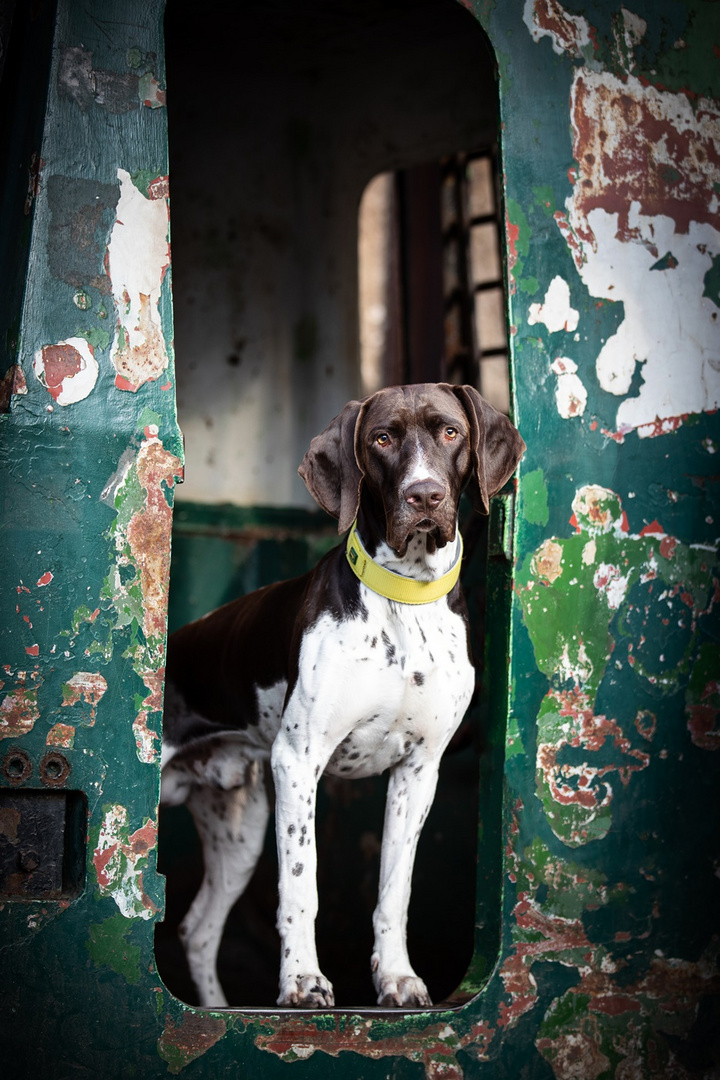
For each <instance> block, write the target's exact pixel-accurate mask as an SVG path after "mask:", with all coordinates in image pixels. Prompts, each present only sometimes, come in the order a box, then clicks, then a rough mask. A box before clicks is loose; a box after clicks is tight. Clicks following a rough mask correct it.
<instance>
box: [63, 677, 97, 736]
mask: <svg viewBox="0 0 720 1080" xmlns="http://www.w3.org/2000/svg"><path fill="white" fill-rule="evenodd" d="M106 690H107V682H106V681H105V679H104V677H103V676H102V675H101V674H100V673H99V672H98V671H78V672H76V674H75V675H73V677H72V678H71V679H68V681H67V682H66V683H63V687H62V695H63V702H62V703H63V707H71V706H73V705H76V704H77V703H78V702H79V701H83V702H85V704H86V705H89V706H90V718H89V721H88V727H92V725H93V724H94V723H95V715H96V712H97V705H98V702H99V701H100V700H101V698H102V697H103V695H104V693H105V691H106Z"/></svg>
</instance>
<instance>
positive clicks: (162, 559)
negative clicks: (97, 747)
mask: <svg viewBox="0 0 720 1080" xmlns="http://www.w3.org/2000/svg"><path fill="white" fill-rule="evenodd" d="M181 475H182V462H181V461H180V459H179V458H177V457H176V456H175V455H174V454H171V453H170V452H169V451H167V450H166V449H165V448H164V446H163V444H162V441H161V440H160V439H159V438H158V435H157V427H156V425H154V424H152V423H149V424H147V425H146V427H145V438H144V439H143V441H142V443H141V445H140V448H139V449H138V450H137V452H136V453H134V452H133V451H132V450H130V452H129V453H127V454H125V455H123V458H122V460H121V462H120V465H119V467H118V470H117V472H116V474H115V476H114V477H113V478H111V480H110V481H109V482H108V484H107V485H106V488H105V491H104V493H103V498H104V500H105V501H106V502H109V503H111V505H113V506H114V507H115V509H116V511H117V514H118V517H117V521H116V524H115V526H114V527H113V530H112V531H113V537H114V544H115V550H116V553H117V559H116V562H115V564H114V565H113V567H112V568H111V572H110V574H109V576H108V578H107V579H106V582H105V587H104V590H103V591H104V596H105V597H106V598H107V599H109V600H111V601H112V604H113V609H114V611H115V620H116V622H115V625H116V628H120V627H121V626H133V625H137V627H138V628H139V629H140V630H141V631H142V634H141V635H137V636H136V637H135V639H134V641H133V644H132V646H131V654H132V657H133V667H134V669H135V671H136V672H137V674H138V675H139V676H140V678H141V679H142V681H143V682H144V684H145V687H146V689H147V691H148V693H147V695H146V697H145V698H144V699H143V700H142V702H141V703H140V708H139V711H138V713H137V715H136V717H135V720H134V722H133V734H134V738H135V742H136V747H137V752H138V756H139V758H140V760H141V761H143V762H148V763H149V762H153V761H155V760H156V759H157V755H158V751H159V741H160V735H159V716H160V713H161V711H162V687H163V679H164V674H165V669H164V664H163V660H164V649H165V633H166V629H167V603H166V597H167V589H168V581H169V574H170V535H171V528H172V508H171V504H170V495H169V493H170V491H171V490H172V487H173V484H174V482H175V479H176V478H177V477H178V476H181ZM153 714H154V716H155V718H156V719H155V722H154V725H153V726H152V727H151V726H150V716H151V715H153Z"/></svg>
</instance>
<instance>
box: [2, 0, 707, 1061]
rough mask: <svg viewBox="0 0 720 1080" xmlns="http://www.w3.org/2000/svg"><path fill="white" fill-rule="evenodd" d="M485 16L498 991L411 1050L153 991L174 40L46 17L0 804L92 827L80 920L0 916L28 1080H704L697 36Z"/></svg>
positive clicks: (562, 19)
mask: <svg viewBox="0 0 720 1080" xmlns="http://www.w3.org/2000/svg"><path fill="white" fill-rule="evenodd" d="M473 10H475V11H476V13H477V15H478V18H479V19H480V21H481V23H482V25H483V26H484V27H485V29H486V30H487V32H488V34H489V37H490V41H491V43H492V45H493V47H494V49H495V51H496V55H497V58H498V64H499V70H500V96H501V112H502V125H503V147H502V153H503V158H502V160H503V182H504V190H505V196H506V209H507V246H508V270H509V285H510V292H511V298H510V322H511V328H512V359H513V367H514V375H515V419H516V422H517V423H518V426H519V428H520V430H521V432H522V434H523V436H524V438H525V440H526V442H527V444H528V453H527V455H526V458H525V460H524V462H523V465H522V469H521V473H520V477H519V490H518V501H517V506H516V512H515V519H514V526H513V530H514V560H515V563H514V570H513V572H512V574H511V575H510V576H509V579H508V580H509V583H510V585H511V587H512V589H513V608H512V620H511V626H510V628H509V632H510V643H511V654H510V655H511V659H510V667H509V672H508V674H507V675H505V674H504V673H499V674H498V676H497V681H498V693H499V697H500V699H501V701H500V705H501V708H502V707H504V709H505V710H506V711H507V715H508V722H507V738H506V743H505V764H504V782H505V785H506V793H507V794H506V803H505V809H504V815H503V821H502V825H501V828H502V845H503V850H504V865H503V878H504V889H503V896H502V901H501V906H500V908H499V911H498V917H499V921H500V930H501V951H500V957H499V960H498V963H497V965H496V967H495V969H494V970H493V971H492V973H491V974H490V977H489V979H488V982H487V984H486V986H485V988H484V989H483V990H482V992H481V993H480V994H478V996H477V997H476V998H475V999H474V1000H473V1001H471V1002H470V1003H468V1004H466V1005H464V1006H463V1007H461V1008H459V1009H456V1010H444V1011H440V1012H428V1013H422V1014H418V1015H408V1016H395V1015H387V1014H380V1013H378V1012H368V1013H366V1014H354V1015H348V1014H345V1013H343V1012H336V1013H331V1014H318V1013H309V1014H300V1015H299V1014H292V1013H278V1012H267V1013H250V1012H247V1011H246V1012H244V1013H243V1012H229V1013H223V1014H221V1013H206V1012H202V1011H199V1010H195V1009H192V1008H189V1007H186V1006H184V1005H182V1004H181V1003H180V1002H179V1001H177V1000H175V999H174V998H173V997H172V996H171V995H170V994H169V993H168V991H167V990H166V989H165V988H164V986H163V985H162V983H161V981H160V979H159V978H158V976H157V973H156V971H155V967H154V958H153V944H152V943H153V933H152V931H153V923H154V922H155V921H156V920H157V918H158V917H159V915H160V913H161V911H162V907H163V895H162V893H163V890H162V881H161V880H160V879H159V878H158V876H157V874H156V871H155V852H156V843H155V842H156V810H157V794H158V772H157V766H156V762H155V757H156V751H157V733H158V730H159V722H160V704H161V697H160V695H161V689H162V661H163V642H164V633H165V618H166V615H165V612H166V605H165V602H164V601H165V596H166V586H167V571H168V560H169V537H170V532H169V530H170V505H171V501H172V487H173V484H174V481H175V478H176V477H177V476H178V475H179V473H180V470H181V456H182V455H181V449H180V441H179V435H178V431H177V425H176V422H175V413H174V403H173V393H172V391H173V369H172V330H171V321H170V320H171V312H170V295H169V275H168V267H169V255H168V251H167V232H166V230H167V204H166V189H165V182H164V177H165V175H166V172H167V166H166V149H165V142H166V132H165V120H164V110H163V108H162V92H163V87H164V80H163V73H162V64H161V59H160V58H161V56H162V48H161V33H160V15H161V5H160V4H159V3H148V2H147V0H145V2H144V3H142V4H140V3H139V2H138V0H112V2H109V3H108V2H104V3H99V2H91V3H86V4H83V5H82V6H81V5H79V4H75V3H73V2H70V0H61V2H60V4H59V7H58V20H57V25H56V28H55V37H54V41H55V45H54V52H53V68H52V72H51V79H50V91H49V97H48V107H47V119H46V125H45V132H44V136H43V141H42V146H41V147H40V148H39V157H40V158H41V160H42V162H43V165H42V169H41V170H40V175H39V177H38V187H37V197H36V198H35V208H34V217H33V220H32V236H31V244H30V273H29V276H28V280H27V286H26V293H25V300H24V312H23V320H22V328H21V331H22V332H21V336H20V347H19V353H18V360H19V363H20V365H21V369H22V375H23V379H24V381H20V380H19V379H18V381H17V382H15V381H14V380H13V383H12V385H13V386H14V387H15V389H16V392H15V394H14V395H13V396H12V397H11V401H10V411H9V413H7V414H6V415H4V416H2V417H0V422H1V423H2V426H3V432H2V436H3V444H2V459H1V462H2V483H3V521H4V536H5V541H4V547H3V590H2V601H1V602H2V616H1V620H0V621H1V624H2V626H3V628H4V634H3V642H4V643H3V655H2V668H3V670H2V675H1V676H0V678H2V682H3V686H2V689H1V693H2V700H1V701H0V739H1V741H2V746H3V749H4V747H7V748H8V750H9V751H10V750H12V751H22V753H24V754H25V755H26V761H25V759H23V758H21V757H20V756H18V758H17V761H16V762H15V764H14V765H13V764H12V762H11V763H10V766H9V775H8V772H7V771H5V772H4V773H3V774H2V778H1V779H0V784H1V785H2V787H3V789H8V790H9V789H11V788H12V789H13V790H14V791H21V790H22V791H38V792H39V791H41V790H43V789H44V787H45V785H44V783H43V779H42V777H43V775H45V777H46V779H47V776H48V774H47V771H46V772H45V773H44V774H43V772H42V771H41V769H42V761H43V758H44V757H45V755H46V754H47V753H48V751H49V750H50V749H52V750H53V751H55V752H57V753H59V754H61V755H62V757H63V758H64V759H66V760H67V762H68V764H69V767H70V772H69V774H68V777H67V790H72V791H77V792H83V793H84V795H85V796H86V798H87V814H88V822H87V839H88V843H87V851H88V860H87V867H86V875H87V885H86V888H85V890H84V892H83V893H82V894H81V895H80V896H77V897H64V898H61V899H59V900H48V899H43V900H23V901H15V900H12V901H9V900H0V919H1V920H2V935H3V936H2V947H3V959H4V963H3V994H2V1007H3V1012H4V1017H3V1028H2V1032H3V1033H2V1045H3V1050H4V1051H5V1056H6V1059H7V1060H8V1061H10V1062H11V1063H12V1070H13V1074H14V1075H17V1076H30V1075H37V1074H38V1073H39V1072H40V1071H44V1072H45V1073H46V1074H48V1075H51V1076H69V1075H72V1074H74V1073H76V1072H79V1071H85V1072H93V1073H94V1074H96V1075H101V1076H118V1077H121V1076H126V1075H143V1076H147V1077H151V1076H165V1075H167V1073H168V1072H169V1073H171V1074H178V1073H182V1074H183V1075H184V1076H203V1075H205V1076H210V1075H212V1076H236V1075H238V1074H239V1073H243V1072H247V1073H249V1074H255V1073H260V1072H261V1073H262V1075H263V1076H276V1075H280V1074H281V1073H282V1074H283V1075H284V1074H287V1073H288V1070H289V1069H290V1068H292V1075H293V1076H295V1075H298V1076H300V1075H310V1074H312V1075H316V1076H331V1075H337V1074H338V1073H340V1072H343V1073H345V1074H347V1075H355V1076H363V1077H365V1078H372V1077H389V1076H393V1077H405V1076H407V1077H410V1076H413V1077H420V1076H423V1075H425V1076H427V1077H450V1078H452V1077H459V1076H462V1075H465V1076H479V1077H482V1076H488V1077H490V1076H492V1077H493V1080H498V1078H503V1077H508V1078H509V1077H512V1078H515V1077H518V1076H526V1077H537V1078H540V1077H542V1078H545V1077H551V1076H555V1077H557V1078H558V1080H565V1078H567V1080H570V1078H571V1077H583V1078H593V1080H605V1078H609V1077H629V1076H633V1077H636V1076H637V1077H643V1078H645V1077H648V1078H649V1077H658V1078H660V1077H663V1078H665V1077H675V1078H679V1080H685V1078H688V1080H689V1078H690V1077H691V1076H697V1075H701V1076H707V1077H709V1076H713V1075H716V1074H717V1071H718V1059H717V1038H716V1032H717V1017H718V992H719V991H720V980H719V979H718V971H717V941H718V930H719V929H720V928H719V927H718V915H717V912H718V910H720V905H719V904H718V888H719V882H718V874H717V867H718V864H719V863H720V853H719V852H718V830H717V791H718V779H719V776H718V755H717V754H716V753H715V751H716V749H717V747H718V736H717V732H718V722H717V715H718V707H719V706H720V702H719V701H718V673H719V671H720V663H719V661H720V657H719V656H718V624H717V595H718V589H717V582H718V570H717V564H716V563H717V521H718V505H717V466H716V464H715V454H716V452H717V448H718V444H719V442H720V431H719V430H718V412H717V406H718V392H719V380H720V362H719V361H718V346H717V341H718V337H717V333H716V331H715V325H716V322H717V312H718V310H719V307H718V305H719V302H720V295H719V294H718V267H719V266H720V232H719V230H718V205H717V202H718V192H719V190H720V175H718V162H717V150H716V147H717V124H718V109H719V105H718V101H719V99H720V92H719V90H718V76H717V71H718V43H717V24H716V16H715V8H714V5H713V4H712V3H708V2H703V0H688V2H686V3H675V2H673V3H669V2H667V3H666V2H664V0H663V2H661V3H652V4H651V3H649V0H643V2H642V3H637V4H634V5H633V6H632V11H631V10H630V9H627V8H623V7H621V6H620V5H619V4H614V3H605V2H600V0H598V2H595V3H588V4H586V5H584V6H583V7H582V9H577V8H575V9H573V8H570V7H568V8H565V7H563V6H561V5H560V4H559V3H557V2H555V0H513V2H512V3H504V4H502V5H497V6H493V5H486V4H484V3H482V2H479V3H478V4H477V6H476V7H475V8H473ZM410 17H411V9H409V14H408V18H410ZM21 388H23V389H24V388H26V389H27V393H19V392H18V391H19V390H20V389H21ZM506 539H507V538H506ZM503 547H504V548H505V550H506V551H507V550H508V545H507V543H506V541H504V542H503V544H501V545H500V550H502V548H503ZM501 651H502V650H501ZM3 757H4V755H3ZM23 761H25V764H23ZM26 769H27V770H29V771H27V775H25V772H26ZM19 778H21V779H19ZM51 779H52V777H51ZM9 810H10V811H11V812H10V813H5V814H3V815H2V816H0V824H1V827H2V830H3V836H5V837H6V838H9V842H10V843H13V840H12V837H13V836H14V835H15V834H14V832H13V830H14V829H15V825H16V824H17V818H16V817H15V816H14V814H13V811H15V812H19V811H17V808H15V807H12V806H9ZM446 914H447V913H446V912H439V913H438V917H439V918H440V917H446Z"/></svg>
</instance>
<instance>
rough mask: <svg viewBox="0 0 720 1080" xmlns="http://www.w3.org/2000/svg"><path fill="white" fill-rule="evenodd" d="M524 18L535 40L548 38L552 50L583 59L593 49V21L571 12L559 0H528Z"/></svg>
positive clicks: (559, 54) (559, 53)
mask: <svg viewBox="0 0 720 1080" xmlns="http://www.w3.org/2000/svg"><path fill="white" fill-rule="evenodd" d="M523 21H524V23H525V25H526V26H527V28H528V30H529V31H530V33H531V35H532V38H533V40H534V41H540V39H541V38H543V37H549V38H550V40H551V42H552V47H553V51H554V52H556V53H557V54H558V56H561V55H562V54H563V53H568V54H569V55H570V56H573V57H577V58H581V57H583V56H584V55H586V54H587V53H588V51H592V37H591V33H590V24H589V23H588V21H587V19H584V18H583V17H582V15H571V14H570V12H568V11H567V10H566V9H565V8H564V7H563V6H562V5H561V4H559V3H558V2H557V0H525V9H524V12H523Z"/></svg>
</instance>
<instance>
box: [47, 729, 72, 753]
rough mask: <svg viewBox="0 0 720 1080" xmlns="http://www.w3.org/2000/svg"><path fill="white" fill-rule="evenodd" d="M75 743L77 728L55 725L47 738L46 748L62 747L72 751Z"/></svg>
mask: <svg viewBox="0 0 720 1080" xmlns="http://www.w3.org/2000/svg"><path fill="white" fill-rule="evenodd" d="M74 743H75V728H74V727H73V725H72V724H53V726H52V727H51V728H50V730H49V731H48V733H47V736H46V738H45V745H46V746H60V747H63V748H64V749H65V750H71V749H72V747H73V745H74Z"/></svg>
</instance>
